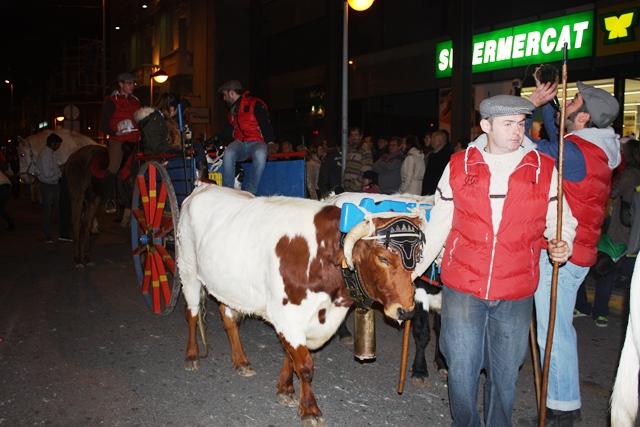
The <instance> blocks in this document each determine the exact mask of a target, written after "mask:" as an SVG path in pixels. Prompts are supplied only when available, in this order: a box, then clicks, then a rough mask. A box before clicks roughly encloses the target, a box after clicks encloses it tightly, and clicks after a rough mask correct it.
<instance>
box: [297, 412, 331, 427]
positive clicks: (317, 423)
mask: <svg viewBox="0 0 640 427" xmlns="http://www.w3.org/2000/svg"><path fill="white" fill-rule="evenodd" d="M302 427H327V423H325V422H324V418H322V417H319V416H315V415H309V416H306V417H303V418H302Z"/></svg>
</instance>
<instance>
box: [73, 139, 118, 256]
mask: <svg viewBox="0 0 640 427" xmlns="http://www.w3.org/2000/svg"><path fill="white" fill-rule="evenodd" d="M108 164H109V155H108V153H107V148H106V147H104V146H102V145H87V146H85V147H82V148H80V149H79V150H77V151H76V152H74V153H73V154H71V156H69V159H68V160H67V163H66V164H65V166H64V174H65V176H66V178H67V185H68V188H69V197H70V199H71V220H72V223H73V242H74V243H73V244H74V251H73V261H74V262H75V264H76V267H78V268H83V267H84V266H85V265H87V264H91V258H90V254H91V226H92V224H93V220H94V218H95V216H96V213H97V211H98V206H99V205H100V201H101V200H102V196H103V185H102V181H103V180H102V179H101V178H103V177H104V172H105V171H106V169H107V166H108Z"/></svg>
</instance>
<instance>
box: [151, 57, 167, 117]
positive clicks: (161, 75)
mask: <svg viewBox="0 0 640 427" xmlns="http://www.w3.org/2000/svg"><path fill="white" fill-rule="evenodd" d="M153 70H156V72H152V73H151V77H150V78H149V81H150V82H151V83H150V84H149V104H151V107H153V82H154V80H155V82H156V83H160V84H162V83H164V82H166V81H167V79H168V78H169V75H168V74H167V73H166V72H165V71H164V70H163V69H162V68H160V66H159V65H152V66H151V71H153Z"/></svg>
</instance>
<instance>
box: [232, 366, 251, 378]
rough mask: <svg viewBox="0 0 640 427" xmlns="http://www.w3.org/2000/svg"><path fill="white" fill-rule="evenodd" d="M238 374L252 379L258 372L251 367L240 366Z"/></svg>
mask: <svg viewBox="0 0 640 427" xmlns="http://www.w3.org/2000/svg"><path fill="white" fill-rule="evenodd" d="M236 372H237V373H238V375H240V376H241V377H252V376H254V375H255V374H256V371H254V370H253V368H252V367H251V366H249V365H247V366H239V367H238V368H236Z"/></svg>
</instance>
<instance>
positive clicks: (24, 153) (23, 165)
mask: <svg viewBox="0 0 640 427" xmlns="http://www.w3.org/2000/svg"><path fill="white" fill-rule="evenodd" d="M18 158H19V159H20V172H19V177H20V182H22V183H23V184H33V183H34V182H35V179H36V159H35V154H34V153H33V147H32V146H31V143H30V142H29V141H28V140H27V139H24V138H22V137H20V136H19V137H18Z"/></svg>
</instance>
